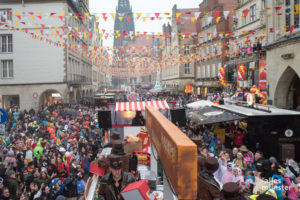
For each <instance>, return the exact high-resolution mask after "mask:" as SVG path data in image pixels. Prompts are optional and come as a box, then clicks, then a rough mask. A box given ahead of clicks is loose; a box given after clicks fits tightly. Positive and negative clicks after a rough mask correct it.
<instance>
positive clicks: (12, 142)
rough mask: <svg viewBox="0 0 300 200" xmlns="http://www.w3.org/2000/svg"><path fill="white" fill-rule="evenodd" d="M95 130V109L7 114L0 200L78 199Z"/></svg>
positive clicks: (98, 139) (98, 135) (98, 140)
mask: <svg viewBox="0 0 300 200" xmlns="http://www.w3.org/2000/svg"><path fill="white" fill-rule="evenodd" d="M98 127H99V125H98V123H97V116H96V111H95V110H94V109H90V108H87V107H82V106H73V107H71V106H60V105H57V106H49V107H44V108H41V109H39V110H34V109H31V110H29V111H26V110H24V111H18V110H10V111H9V110H8V121H7V123H6V132H7V137H6V139H3V140H4V141H3V142H4V146H3V148H4V149H3V157H4V160H3V161H2V163H1V165H0V199H1V200H2V199H3V200H10V199H13V200H15V199H23V200H26V199H29V200H33V199H35V200H37V199H47V200H51V199H61V200H63V199H67V198H68V199H72V198H74V199H80V198H81V199H83V192H84V189H85V185H86V180H87V178H88V177H89V165H90V163H91V161H92V160H94V159H95V158H96V157H97V154H98V151H99V150H100V149H101V147H102V138H103V132H102V130H101V129H99V128H98Z"/></svg>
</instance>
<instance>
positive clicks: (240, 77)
mask: <svg viewBox="0 0 300 200" xmlns="http://www.w3.org/2000/svg"><path fill="white" fill-rule="evenodd" d="M246 74H247V68H246V67H245V65H244V63H240V64H238V65H237V88H241V87H244V86H243V85H241V81H245V80H246Z"/></svg>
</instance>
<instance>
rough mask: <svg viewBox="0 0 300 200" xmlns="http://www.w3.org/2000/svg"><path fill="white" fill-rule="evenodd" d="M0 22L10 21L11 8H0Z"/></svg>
mask: <svg viewBox="0 0 300 200" xmlns="http://www.w3.org/2000/svg"><path fill="white" fill-rule="evenodd" d="M0 22H2V23H12V12H11V9H0Z"/></svg>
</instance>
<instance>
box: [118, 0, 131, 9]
mask: <svg viewBox="0 0 300 200" xmlns="http://www.w3.org/2000/svg"><path fill="white" fill-rule="evenodd" d="M129 9H130V3H129V0H119V2H118V11H119V12H124V11H127V10H129Z"/></svg>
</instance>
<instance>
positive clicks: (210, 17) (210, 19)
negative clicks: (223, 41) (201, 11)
mask: <svg viewBox="0 0 300 200" xmlns="http://www.w3.org/2000/svg"><path fill="white" fill-rule="evenodd" d="M212 19H213V17H212V16H208V17H207V23H208V24H211V22H212Z"/></svg>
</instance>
